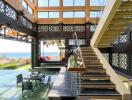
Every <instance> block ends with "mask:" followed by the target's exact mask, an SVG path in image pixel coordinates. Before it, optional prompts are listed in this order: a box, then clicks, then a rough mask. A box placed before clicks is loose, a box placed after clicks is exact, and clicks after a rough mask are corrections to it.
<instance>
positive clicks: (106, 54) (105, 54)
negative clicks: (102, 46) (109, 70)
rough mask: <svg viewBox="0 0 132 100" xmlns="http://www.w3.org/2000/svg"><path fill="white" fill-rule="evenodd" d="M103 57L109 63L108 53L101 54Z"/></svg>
mask: <svg viewBox="0 0 132 100" xmlns="http://www.w3.org/2000/svg"><path fill="white" fill-rule="evenodd" d="M103 56H104V57H105V58H106V60H107V61H108V62H109V53H103Z"/></svg>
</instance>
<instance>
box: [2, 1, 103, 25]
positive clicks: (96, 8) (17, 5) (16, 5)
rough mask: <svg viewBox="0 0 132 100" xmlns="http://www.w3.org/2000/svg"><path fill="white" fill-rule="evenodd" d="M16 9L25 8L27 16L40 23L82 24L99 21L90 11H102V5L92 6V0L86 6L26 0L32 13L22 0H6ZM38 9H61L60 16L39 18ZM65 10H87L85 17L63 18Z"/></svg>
mask: <svg viewBox="0 0 132 100" xmlns="http://www.w3.org/2000/svg"><path fill="white" fill-rule="evenodd" d="M4 1H6V2H7V3H8V4H9V5H11V6H12V7H13V8H15V9H16V10H23V11H24V14H25V17H27V18H28V19H29V20H31V21H32V22H35V23H38V24H56V23H57V24H58V23H64V24H82V23H85V22H87V21H91V22H93V23H98V18H90V11H100V10H101V9H102V7H101V6H90V0H86V3H85V6H67V7H63V0H60V5H59V7H37V0H34V3H32V2H30V0H25V1H26V2H27V4H28V5H29V6H30V7H31V8H32V9H33V12H34V14H33V15H31V14H30V13H29V12H28V11H27V10H26V9H25V8H24V7H23V6H22V0H4ZM37 11H59V12H60V13H59V18H37ZM63 11H85V12H86V13H85V14H86V17H85V18H63Z"/></svg>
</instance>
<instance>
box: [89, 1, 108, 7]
mask: <svg viewBox="0 0 132 100" xmlns="http://www.w3.org/2000/svg"><path fill="white" fill-rule="evenodd" d="M105 4H106V0H90V6H101V5H102V6H105Z"/></svg>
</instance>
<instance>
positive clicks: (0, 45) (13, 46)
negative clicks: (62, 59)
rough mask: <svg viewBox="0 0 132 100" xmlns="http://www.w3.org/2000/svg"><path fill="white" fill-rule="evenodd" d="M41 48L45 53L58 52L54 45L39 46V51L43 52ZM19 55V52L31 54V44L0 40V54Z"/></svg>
mask: <svg viewBox="0 0 132 100" xmlns="http://www.w3.org/2000/svg"><path fill="white" fill-rule="evenodd" d="M43 48H44V51H45V52H59V49H58V47H57V45H56V44H54V45H52V46H48V47H46V46H44V47H43V45H41V51H42V52H43ZM9 52H15V53H21V52H31V44H30V43H25V42H19V41H13V40H7V39H0V53H9Z"/></svg>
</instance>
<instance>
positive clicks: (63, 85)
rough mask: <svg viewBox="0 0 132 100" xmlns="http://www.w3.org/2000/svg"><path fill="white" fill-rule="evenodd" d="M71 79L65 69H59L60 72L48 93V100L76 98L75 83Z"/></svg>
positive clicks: (70, 75)
mask: <svg viewBox="0 0 132 100" xmlns="http://www.w3.org/2000/svg"><path fill="white" fill-rule="evenodd" d="M72 78H73V77H72V74H71V73H70V72H68V71H66V69H65V68H61V71H60V73H59V74H58V76H57V79H56V80H55V82H54V84H53V87H52V88H51V90H50V92H49V95H48V97H49V100H55V99H59V98H74V97H76V88H75V84H74V83H75V82H74V79H72ZM70 100H71V99H70Z"/></svg>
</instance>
